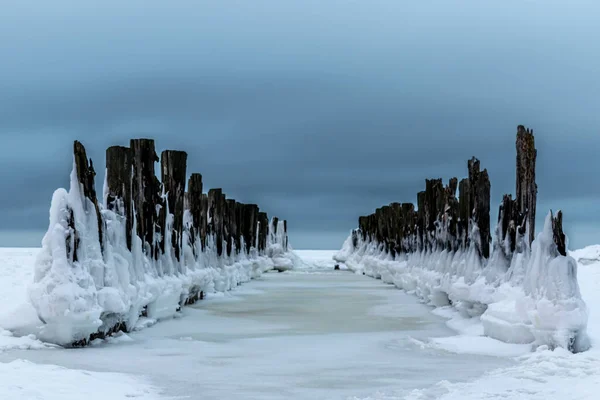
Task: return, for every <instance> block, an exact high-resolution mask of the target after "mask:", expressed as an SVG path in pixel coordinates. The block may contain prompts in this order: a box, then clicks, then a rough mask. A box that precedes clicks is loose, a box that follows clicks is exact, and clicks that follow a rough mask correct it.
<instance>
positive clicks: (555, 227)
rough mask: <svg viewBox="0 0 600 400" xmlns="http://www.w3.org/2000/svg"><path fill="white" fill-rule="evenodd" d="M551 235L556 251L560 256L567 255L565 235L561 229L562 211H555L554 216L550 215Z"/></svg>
mask: <svg viewBox="0 0 600 400" xmlns="http://www.w3.org/2000/svg"><path fill="white" fill-rule="evenodd" d="M552 236H553V239H554V244H555V245H556V251H557V252H558V254H560V255H561V256H566V255H567V243H566V237H565V234H564V233H563V229H562V211H560V210H559V211H558V212H557V213H556V217H555V216H554V215H552Z"/></svg>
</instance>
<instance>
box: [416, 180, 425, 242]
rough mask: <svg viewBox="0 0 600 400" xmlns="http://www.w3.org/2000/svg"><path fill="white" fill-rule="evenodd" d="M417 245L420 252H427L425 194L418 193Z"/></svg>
mask: <svg viewBox="0 0 600 400" xmlns="http://www.w3.org/2000/svg"><path fill="white" fill-rule="evenodd" d="M417 207H418V209H417V245H418V250H419V251H421V250H426V249H427V246H426V241H427V234H426V219H425V215H426V214H425V192H424V191H423V192H419V193H417Z"/></svg>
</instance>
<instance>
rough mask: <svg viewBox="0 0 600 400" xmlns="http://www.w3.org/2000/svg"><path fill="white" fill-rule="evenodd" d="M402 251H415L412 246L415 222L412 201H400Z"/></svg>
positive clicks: (414, 236) (415, 217) (414, 237)
mask: <svg viewBox="0 0 600 400" xmlns="http://www.w3.org/2000/svg"><path fill="white" fill-rule="evenodd" d="M402 216H403V221H402V238H403V239H402V251H403V252H405V253H409V252H412V251H416V250H417V248H416V247H414V243H415V239H416V234H415V226H416V222H417V213H415V205H414V204H412V203H402Z"/></svg>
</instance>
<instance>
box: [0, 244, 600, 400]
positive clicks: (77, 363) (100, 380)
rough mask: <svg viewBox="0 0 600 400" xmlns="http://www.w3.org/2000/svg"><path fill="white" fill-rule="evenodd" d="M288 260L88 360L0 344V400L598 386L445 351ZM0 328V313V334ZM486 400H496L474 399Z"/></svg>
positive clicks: (25, 275)
mask: <svg viewBox="0 0 600 400" xmlns="http://www.w3.org/2000/svg"><path fill="white" fill-rule="evenodd" d="M28 251H29V253H26V252H25V251H20V250H14V252H12V253H11V252H8V251H5V252H4V257H3V260H4V267H3V269H2V270H1V271H2V272H1V273H0V280H2V279H3V278H6V279H4V282H5V283H6V280H7V279H8V278H7V277H8V275H10V276H11V279H13V281H15V276H17V278H18V280H19V281H20V280H28V279H30V273H29V272H27V271H24V270H23V269H21V268H31V267H29V266H27V267H26V266H23V265H21V263H23V262H24V261H25V260H26V259H32V257H33V256H34V254H35V250H28ZM298 253H299V255H300V256H301V257H302V259H303V260H304V264H305V265H304V266H303V268H302V269H300V270H296V271H290V272H285V273H267V274H264V275H263V276H262V277H261V278H259V279H256V280H253V281H251V282H249V283H247V284H244V285H243V286H241V287H239V288H238V289H237V290H235V291H232V292H229V293H226V294H222V295H220V296H216V295H214V296H210V297H209V298H207V299H206V300H205V301H202V302H199V303H197V304H196V305H194V306H192V307H186V308H184V309H183V311H182V315H181V316H180V317H179V318H175V319H169V320H165V321H161V322H160V323H158V324H156V325H154V326H152V327H149V328H147V329H144V330H141V331H138V332H133V333H130V334H128V335H121V336H120V337H117V338H114V339H111V340H109V341H103V342H100V343H97V344H95V345H94V346H92V347H88V348H83V349H62V348H46V347H44V346H41V347H42V348H41V349H37V348H38V347H40V346H37V345H31V343H29V342H27V341H23V342H22V343H23V345H19V343H21V342H18V343H17V345H14V343H13V345H12V346H8V345H5V347H4V351H3V350H2V343H7V340H9V341H18V340H21V341H22V340H23V339H24V338H13V337H7V338H5V339H6V340H4V341H3V340H0V387H2V388H0V395H3V396H4V397H3V396H0V397H1V398H11V399H13V398H14V399H46V400H50V399H52V400H53V399H59V398H60V399H86V400H92V399H96V398H98V399H100V398H102V399H106V398H111V400H112V399H131V398H143V399H159V398H170V399H173V398H175V399H203V400H208V399H381V400H384V399H398V398H405V397H407V398H414V399H433V398H440V397H444V396H445V397H444V398H453V399H454V398H456V399H460V398H469V399H471V398H473V399H475V398H515V399H520V398H522V399H529V398H557V399H561V398H584V397H561V396H558V397H553V396H547V393H546V394H544V390H545V389H546V388H547V387H548V385H547V384H544V379H549V377H550V376H552V375H553V374H554V375H556V374H557V373H558V372H560V371H559V370H560V368H561V365H562V366H563V367H564V369H565V370H568V371H567V373H568V374H570V377H569V376H568V375H567V377H569V379H570V380H571V381H573V382H575V378H574V377H573V374H574V373H577V371H579V370H581V371H587V372H586V373H587V374H588V375H587V376H583V378H586V379H588V378H593V375H592V374H595V373H598V372H599V371H598V367H597V366H596V365H597V362H598V358H597V353H594V352H590V353H588V354H587V355H584V356H581V358H577V357H578V355H570V354H563V353H558V354H553V355H550V356H549V355H547V354H545V353H543V354H542V353H539V354H538V355H537V356H535V355H534V356H532V357H533V358H532V357H530V358H528V359H526V360H523V359H517V358H515V357H513V356H514V355H515V354H511V351H512V350H514V349H513V348H512V347H507V349H506V350H507V351H506V354H502V353H503V348H502V347H495V348H496V349H497V350H498V351H497V353H498V354H497V355H496V356H488V355H483V354H467V353H468V352H465V351H463V350H464V348H465V346H466V345H468V344H469V343H472V344H473V348H474V349H476V348H477V345H478V342H477V339H478V338H467V339H466V342H465V340H459V341H458V342H456V343H458V344H457V349H458V351H453V346H452V344H453V343H454V342H453V340H454V339H453V338H457V337H458V336H457V333H456V332H455V331H453V330H451V329H450V328H448V326H447V320H446V319H444V318H442V317H439V316H436V315H434V314H433V313H432V312H431V310H432V309H431V307H429V306H426V305H423V304H420V303H419V302H418V301H417V299H416V298H415V297H413V296H411V295H408V294H405V293H404V292H403V291H400V290H397V289H395V288H394V287H393V286H390V285H385V284H383V283H382V282H381V281H378V280H373V279H370V278H366V277H364V276H361V275H355V274H352V273H350V272H348V271H333V261H332V260H331V255H332V254H333V252H326V251H304V252H303V251H299V252H298ZM11 268H12V269H11ZM14 286H15V285H11V287H10V288H8V287H7V291H5V292H4V293H3V294H0V300H3V301H6V300H7V297H6V296H11V297H10V298H11V299H13V300H14V299H15V298H17V299H16V301H14V303H18V302H19V296H24V294H21V291H17V289H15V288H14ZM3 296H4V298H3ZM4 304H6V303H4ZM18 310H19V308H17V309H16V311H18ZM21 310H23V309H22V308H21ZM3 311H5V310H3ZM14 312H15V310H13V311H12V313H13V315H14ZM1 314H2V313H0V315H1ZM10 315H11V312H8V313H6V312H5V313H4V316H3V317H2V318H0V326H1V325H2V319H4V322H5V323H9V322H10V321H7V318H8V317H7V316H10ZM0 331H1V330H0ZM0 333H1V332H0ZM0 336H1V335H0ZM436 338H439V339H436ZM484 339H485V338H484ZM30 342H35V341H33V340H30ZM11 343H12V342H11ZM435 343H445V344H446V345H445V346H437V345H435ZM499 345H501V344H499ZM19 347H21V348H24V349H19ZM484 347H485V346H484ZM492 347H493V346H492ZM31 348H34V349H33V350H32V349H31ZM484 354H485V352H484ZM535 357H542V360H541V362H540V363H538V362H537V361H536V359H535ZM561 357H562V358H561ZM563 358H564V359H563ZM549 360H551V361H549ZM528 363H529V364H528ZM549 363H550V364H552V363H555V364H556V365H557V367H556V368H549V367H548V365H550V364H549ZM569 363H571V364H569ZM573 363H575V364H576V363H579V364H578V365H575V364H573ZM540 365H541V366H542V368H544V367H545V368H549V371H546V370H540V369H539V368H540ZM552 365H554V364H552ZM573 365H575V367H577V368H579V369H577V368H575V367H573ZM594 366H595V367H594ZM521 369H522V370H521ZM489 371H497V372H495V373H492V374H490V373H489ZM530 371H534V372H531V373H530ZM535 371H537V372H535ZM498 374H499V375H498ZM528 374H529V375H531V377H530V378H531V383H528V381H527V378H528ZM583 374H584V375H585V373H583ZM559 378H560V377H559ZM583 378H582V379H583ZM594 379H595V378H594ZM588 381H589V379H588ZM450 382H452V383H450ZM586 382H587V381H586ZM588 383H589V382H588ZM536 384H537V385H538V386H539V390H538V389H535V385H536ZM511 385H513V386H515V390H512V388H511ZM559 386H565V385H563V384H562V383H560V382H559ZM565 387H566V386H565ZM523 388H524V389H523ZM522 389H523V390H525V391H524V392H519V390H522ZM3 390H4V391H3ZM494 390H496V391H497V392H498V393H497V394H498V397H496V396H495V395H494V393H487V394H486V391H488V392H493V391H494ZM507 390H508V391H509V392H508V394H509V395H506V394H507V392H506V391H507ZM536 390H538V391H537V392H536ZM528 393H529V395H528ZM536 393H538V394H540V395H543V396H544V397H535V396H534V395H535V394H536ZM567 393H569V392H567ZM453 394H454V396H453ZM511 394H512V395H511ZM480 395H481V396H483V397H480ZM7 396H9V397H7Z"/></svg>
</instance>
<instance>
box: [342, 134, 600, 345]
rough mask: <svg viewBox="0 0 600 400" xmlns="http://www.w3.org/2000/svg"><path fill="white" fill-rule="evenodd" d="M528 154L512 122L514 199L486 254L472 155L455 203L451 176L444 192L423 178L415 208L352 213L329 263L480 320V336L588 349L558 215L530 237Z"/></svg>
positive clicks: (480, 178) (527, 137) (528, 142)
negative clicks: (354, 224)
mask: <svg viewBox="0 0 600 400" xmlns="http://www.w3.org/2000/svg"><path fill="white" fill-rule="evenodd" d="M536 154H537V153H536V150H535V147H534V141H533V134H532V132H530V131H529V130H527V131H526V130H525V129H524V128H523V127H522V126H519V128H518V133H517V198H516V200H512V197H511V196H510V195H505V196H504V199H503V202H502V204H501V206H500V213H499V218H498V227H497V229H496V232H495V235H494V236H495V239H494V242H493V246H492V248H491V251H490V246H489V242H491V235H490V231H489V227H490V224H489V197H490V184H489V178H488V176H487V172H486V171H485V170H484V171H479V161H478V160H476V159H473V160H471V161H470V162H469V178H467V179H464V180H463V181H461V184H460V200H457V199H456V197H455V195H456V188H457V180H456V178H453V179H452V180H451V181H450V184H449V185H448V187H446V188H444V187H443V185H442V183H441V180H428V181H427V187H426V190H425V191H424V192H420V193H419V195H418V196H417V199H418V210H415V209H414V206H413V205H412V204H399V203H392V204H390V205H389V206H384V207H382V208H380V209H377V211H376V212H375V214H372V215H370V216H368V217H360V218H359V228H358V229H355V230H354V231H352V233H351V235H350V236H349V237H348V239H347V240H346V241H345V243H344V245H343V247H342V249H341V250H340V251H339V252H338V254H337V255H336V256H335V257H334V258H335V260H336V261H338V262H342V263H345V264H346V266H347V267H348V268H350V269H351V270H353V271H356V272H357V273H364V274H365V275H368V276H371V277H375V278H380V279H382V280H383V281H384V282H387V283H392V284H394V285H396V286H397V287H398V288H401V289H404V290H406V291H408V292H412V293H415V294H416V295H417V296H418V297H420V298H421V299H423V301H425V302H426V303H428V304H431V305H433V306H436V307H441V306H449V305H452V306H453V307H455V308H456V309H458V310H459V311H460V312H461V313H462V314H463V315H464V316H468V317H476V318H480V320H481V323H482V325H483V328H484V334H485V335H486V336H489V337H492V338H495V339H498V340H501V341H504V342H508V343H520V344H529V343H531V344H533V345H547V346H550V347H552V348H554V347H562V348H565V349H568V350H570V351H574V352H578V351H584V350H586V349H587V348H588V347H589V340H588V338H587V334H586V327H587V320H588V312H587V307H586V304H585V303H584V301H583V300H582V298H581V294H580V291H579V285H578V282H577V263H576V261H575V260H574V259H573V258H572V257H571V256H569V255H567V252H566V245H567V243H566V237H565V235H564V234H563V233H562V213H561V212H560V211H559V212H557V214H556V216H554V215H553V214H552V213H551V212H550V213H549V214H548V216H547V217H546V220H545V224H544V228H543V230H542V231H541V232H540V233H539V234H538V235H537V237H535V240H533V238H534V235H533V229H534V227H533V226H532V225H531V224H532V222H533V221H535V203H536V194H537V185H536V184H535V157H536Z"/></svg>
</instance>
